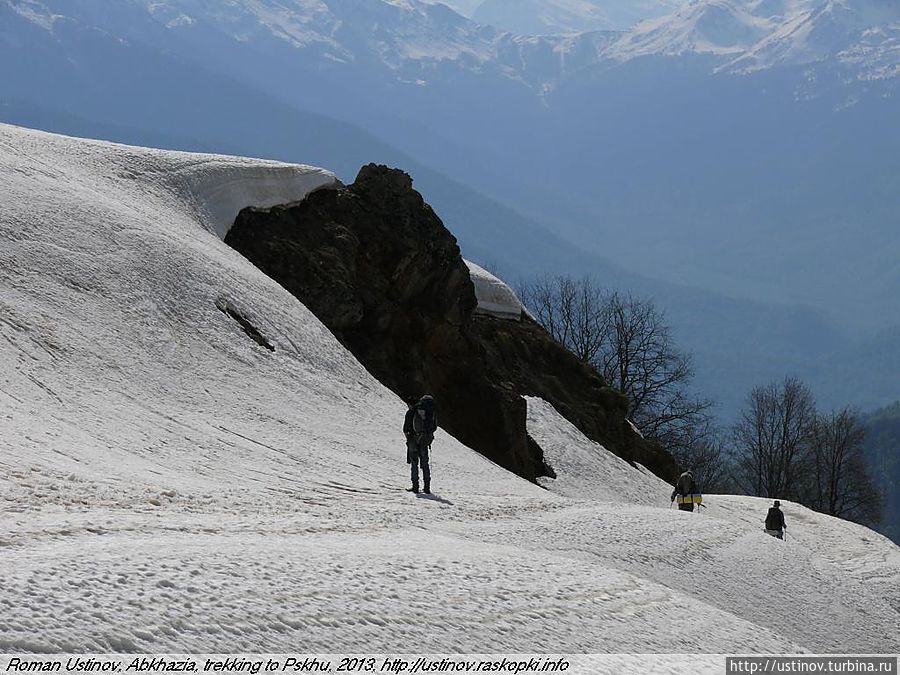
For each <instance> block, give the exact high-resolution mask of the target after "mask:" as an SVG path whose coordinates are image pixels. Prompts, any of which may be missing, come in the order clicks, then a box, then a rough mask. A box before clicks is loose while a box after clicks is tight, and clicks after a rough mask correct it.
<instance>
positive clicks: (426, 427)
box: [412, 396, 437, 438]
mask: <svg viewBox="0 0 900 675" xmlns="http://www.w3.org/2000/svg"><path fill="white" fill-rule="evenodd" d="M412 423H413V432H415V434H416V436H418V437H420V438H421V437H433V436H434V432H435V430H436V429H437V421H436V419H435V416H434V399H433V398H432V397H431V396H423V397H422V398H420V399H419V402H418V403H416V410H415V414H414V415H413V420H412Z"/></svg>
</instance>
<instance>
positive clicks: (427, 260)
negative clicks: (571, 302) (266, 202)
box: [225, 165, 675, 480]
mask: <svg viewBox="0 0 900 675" xmlns="http://www.w3.org/2000/svg"><path fill="white" fill-rule="evenodd" d="M225 241H226V243H228V244H229V245H231V246H232V247H234V248H235V249H236V250H238V251H239V252H241V253H242V254H243V255H245V256H246V257H247V258H248V259H249V260H250V261H252V262H253V263H254V264H255V265H256V266H257V267H259V268H260V269H261V270H263V271H264V272H265V273H266V274H267V275H269V276H270V277H272V278H273V279H275V280H276V281H278V282H279V283H280V284H281V285H282V286H284V287H285V288H286V289H287V290H288V291H290V292H291V293H292V294H293V295H294V296H296V297H297V298H298V299H299V300H300V301H302V302H303V303H304V304H305V305H306V306H307V307H308V308H309V309H310V310H311V311H312V312H313V313H314V314H315V315H316V316H317V317H319V319H320V320H321V321H322V322H323V323H324V324H325V325H326V326H328V328H329V329H330V330H331V331H332V332H333V333H334V335H335V336H336V337H337V338H338V340H340V341H341V343H342V344H344V345H345V346H346V347H347V348H348V349H349V350H350V351H351V352H352V353H353V354H354V355H355V356H356V358H357V359H359V361H360V362H361V363H362V364H363V365H365V367H366V368H367V369H368V370H369V371H370V372H371V373H372V374H373V375H374V376H375V377H376V378H378V380H379V381H381V382H382V383H383V384H385V385H386V386H387V387H389V388H390V389H392V390H393V391H394V392H396V393H397V394H399V395H401V396H403V397H404V398H408V397H410V396H418V395H421V394H423V393H425V392H428V393H431V394H433V395H434V396H435V398H436V399H437V401H438V406H439V407H438V410H439V413H438V418H439V422H440V426H441V427H442V428H443V429H444V430H446V431H447V432H449V433H450V434H452V435H453V436H455V437H456V438H458V439H459V440H460V441H462V442H463V443H465V444H466V445H468V446H470V447H472V448H474V449H475V450H478V451H479V452H481V453H482V454H484V455H485V456H486V457H488V458H489V459H491V460H493V461H495V462H497V463H498V464H500V465H501V466H504V467H506V468H507V469H509V470H511V471H514V472H516V473H517V474H519V475H521V476H523V477H525V478H528V479H530V480H534V479H535V478H537V477H538V476H540V475H546V474H548V473H552V469H551V468H550V467H547V466H546V465H545V464H544V461H543V456H542V452H541V450H540V448H539V447H538V446H537V444H536V443H534V442H533V441H532V440H531V439H530V438H529V437H528V435H527V433H526V428H525V417H526V404H525V401H524V400H523V398H522V396H523V395H532V396H539V397H541V398H543V399H545V400H547V401H549V402H550V403H551V404H553V406H554V407H555V408H556V409H557V410H558V411H559V412H560V413H561V414H562V415H564V416H565V417H566V418H567V419H568V420H569V421H571V422H572V423H573V424H575V425H576V426H577V427H578V428H579V429H581V430H582V431H583V432H584V433H585V434H586V435H587V436H589V437H590V438H592V439H594V440H596V441H598V442H600V443H602V444H603V445H605V446H606V447H607V448H609V449H610V450H612V451H613V452H615V453H617V454H618V455H620V456H621V457H624V458H625V459H628V460H633V461H639V462H641V463H643V464H645V465H647V466H648V467H649V468H651V469H652V470H654V471H655V472H656V473H657V474H659V475H660V476H662V477H664V478H666V479H670V478H671V477H672V475H673V474H674V473H675V463H674V461H673V460H672V458H671V457H670V456H669V455H668V454H666V453H662V452H658V451H656V450H654V449H653V448H652V447H651V446H649V445H648V444H647V443H645V442H644V441H643V439H641V438H640V437H639V436H638V435H637V434H635V433H634V431H633V430H632V429H631V427H630V425H629V424H628V422H627V421H626V420H625V417H624V415H625V409H626V405H625V400H624V399H623V398H622V397H621V396H620V395H619V394H618V393H616V392H615V391H614V390H612V389H610V388H609V387H607V386H606V384H605V383H604V382H603V380H602V378H601V377H600V376H599V375H598V374H597V373H596V371H594V370H593V369H592V368H591V367H589V366H588V365H586V364H584V363H583V362H581V361H579V360H578V359H577V358H576V357H574V356H573V355H572V354H570V353H569V352H568V351H566V350H565V349H564V348H563V347H561V346H560V345H558V344H557V343H556V342H554V341H553V340H552V338H550V336H549V335H548V334H547V333H546V331H544V330H543V329H542V328H541V327H540V326H538V325H537V324H535V323H534V322H533V321H531V320H530V319H528V318H527V317H526V318H524V319H523V321H522V322H513V321H504V320H502V319H497V318H493V317H490V316H483V315H476V313H475V308H476V298H475V291H474V288H473V285H472V281H471V279H470V277H469V271H468V269H467V267H466V264H465V263H464V261H463V259H462V257H461V255H460V251H459V247H458V246H457V243H456V239H455V238H454V237H453V235H452V234H450V232H448V231H447V229H446V228H445V227H444V226H443V224H442V223H441V221H440V219H439V218H438V217H437V215H436V214H435V213H434V211H433V210H432V209H431V207H429V206H428V204H426V203H425V201H424V200H423V199H422V196H421V195H420V194H419V193H418V192H416V191H415V190H413V188H412V179H411V178H410V177H409V176H408V175H406V174H405V173H403V172H402V171H399V170H394V169H388V168H386V167H382V166H376V165H368V166H365V167H363V168H362V169H361V170H360V173H359V175H358V176H357V178H356V181H355V182H354V183H353V184H352V185H350V186H348V187H339V188H336V189H321V190H318V191H316V192H313V193H312V194H310V195H309V196H307V197H306V199H304V200H303V201H302V202H299V203H297V204H292V205H285V206H276V207H273V208H269V209H255V208H248V209H244V210H243V211H242V212H241V213H240V214H239V215H238V217H237V220H236V221H235V223H234V226H233V227H232V228H231V230H230V231H229V233H228V235H227V236H226V238H225ZM400 422H401V420H398V424H399V423H400Z"/></svg>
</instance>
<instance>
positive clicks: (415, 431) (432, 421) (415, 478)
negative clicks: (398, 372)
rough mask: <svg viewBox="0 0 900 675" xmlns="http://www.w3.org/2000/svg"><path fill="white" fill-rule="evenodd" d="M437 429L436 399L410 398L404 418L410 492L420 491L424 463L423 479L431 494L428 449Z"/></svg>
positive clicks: (427, 397) (429, 397) (424, 397)
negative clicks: (420, 478) (410, 480)
mask: <svg viewBox="0 0 900 675" xmlns="http://www.w3.org/2000/svg"><path fill="white" fill-rule="evenodd" d="M436 429H437V418H436V416H435V414H434V399H433V398H432V397H431V396H428V395H425V396H423V397H422V398H420V399H418V400H416V399H415V398H412V399H410V400H409V410H407V411H406V417H405V418H404V419H403V435H404V436H406V463H407V464H409V465H410V466H409V474H410V478H411V479H412V487H411V488H409V490H408V491H409V492H416V493H418V492H419V464H421V465H422V479H423V480H424V481H425V485H424V488H425V489H424V492H425V494H431V466H430V465H429V463H428V451H429V450H430V449H431V442H432V441H433V440H434V432H435V430H436Z"/></svg>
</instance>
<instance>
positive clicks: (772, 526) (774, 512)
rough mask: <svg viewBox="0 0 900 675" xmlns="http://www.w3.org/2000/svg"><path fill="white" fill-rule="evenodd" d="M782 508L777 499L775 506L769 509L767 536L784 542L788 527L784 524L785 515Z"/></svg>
mask: <svg viewBox="0 0 900 675" xmlns="http://www.w3.org/2000/svg"><path fill="white" fill-rule="evenodd" d="M780 506H781V502H780V501H778V500H777V499H776V500H775V504H774V506H770V507H769V513H768V515H766V534H769V535H771V536H773V537H777V538H778V539H782V540H783V539H784V531H785V530H786V529H787V525H785V524H784V513H782V511H781V509H780V508H779V507H780Z"/></svg>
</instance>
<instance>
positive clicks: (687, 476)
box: [672, 471, 697, 511]
mask: <svg viewBox="0 0 900 675" xmlns="http://www.w3.org/2000/svg"><path fill="white" fill-rule="evenodd" d="M696 491H697V486H696V485H695V484H694V474H693V473H691V472H690V471H685V472H684V473H683V474H681V475H680V476H678V480H677V481H675V489H674V490H672V501H673V502H674V501H675V497H684V496H687V495H692V494H694V493H695V492H696ZM678 510H679V511H693V510H694V504H693V503H688V504H679V505H678Z"/></svg>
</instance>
